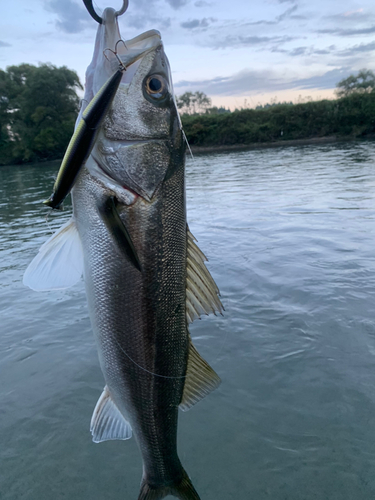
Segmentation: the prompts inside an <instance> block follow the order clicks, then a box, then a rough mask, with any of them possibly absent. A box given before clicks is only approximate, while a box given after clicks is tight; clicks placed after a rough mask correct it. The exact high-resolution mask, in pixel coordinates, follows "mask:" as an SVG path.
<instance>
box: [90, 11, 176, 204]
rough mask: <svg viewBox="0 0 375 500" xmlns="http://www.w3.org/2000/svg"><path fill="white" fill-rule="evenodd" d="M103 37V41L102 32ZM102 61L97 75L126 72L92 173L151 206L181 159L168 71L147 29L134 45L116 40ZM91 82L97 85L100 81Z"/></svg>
mask: <svg viewBox="0 0 375 500" xmlns="http://www.w3.org/2000/svg"><path fill="white" fill-rule="evenodd" d="M103 17H104V16H103ZM107 17H108V18H110V17H109V16H107ZM105 26H107V31H108V26H109V27H110V28H111V29H112V31H113V32H115V34H114V35H111V36H108V34H107V35H106V39H107V40H109V39H110V40H112V44H113V43H114V40H115V39H116V37H118V36H119V33H118V34H116V31H115V30H116V29H118V28H116V26H117V22H114V21H112V22H111V23H109V22H107V24H106V25H105ZM99 29H100V28H99ZM102 32H103V33H102V35H103V36H104V34H105V29H104V30H103V29H102ZM97 42H98V41H97ZM104 45H105V43H101V47H103V46H104ZM112 50H113V52H112ZM114 52H116V54H115V53H114ZM105 58H106V59H107V61H103V64H97V65H96V68H97V69H96V71H98V72H101V73H104V72H107V74H108V73H110V72H111V71H112V73H113V72H114V71H115V70H116V69H117V68H118V66H119V60H121V62H122V63H123V64H124V66H125V67H126V71H124V75H123V78H122V81H121V83H120V86H119V88H118V90H117V93H116V95H115V97H114V99H113V102H112V105H111V108H110V110H109V111H108V114H107V116H106V117H105V119H104V121H103V125H102V127H101V130H100V132H99V134H98V138H97V141H96V143H95V146H94V148H93V150H92V153H91V156H92V158H93V159H94V161H95V163H96V165H95V168H96V174H97V172H98V168H97V167H99V169H100V171H101V172H102V173H104V174H105V175H106V176H107V177H109V178H110V179H111V180H112V181H114V182H115V183H117V184H118V185H119V186H121V187H123V188H125V189H128V190H131V191H133V192H134V193H135V194H136V195H138V196H141V197H142V198H144V199H145V200H147V201H151V200H152V198H153V196H154V195H155V193H156V191H157V188H158V187H159V186H160V185H161V183H162V182H163V180H164V178H165V177H166V175H167V172H169V171H170V169H171V165H172V164H173V163H174V162H175V161H179V162H181V161H183V158H184V154H185V144H184V140H183V133H182V127H181V121H180V117H179V114H178V111H177V106H176V101H175V97H174V92H173V84H172V77H171V69H170V65H169V61H168V58H167V56H166V54H165V51H164V46H163V43H162V40H161V36H160V33H159V32H158V31H156V30H151V31H147V32H146V33H143V34H141V35H139V36H137V37H136V38H133V39H132V40H127V41H125V42H121V43H120V42H118V41H117V42H116V44H115V50H114V49H111V50H110V51H106V54H105ZM94 73H95V72H94ZM95 79H96V80H97V81H99V80H100V78H99V76H96V77H95ZM103 79H104V78H103V77H102V78H101V80H103ZM176 157H178V158H176ZM92 164H93V162H92V161H91V162H88V165H89V166H90V165H92Z"/></svg>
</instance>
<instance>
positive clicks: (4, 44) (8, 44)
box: [0, 40, 11, 47]
mask: <svg viewBox="0 0 375 500" xmlns="http://www.w3.org/2000/svg"><path fill="white" fill-rule="evenodd" d="M0 47H11V44H10V43H7V42H2V41H1V40H0Z"/></svg>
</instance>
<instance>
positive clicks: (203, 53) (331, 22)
mask: <svg viewBox="0 0 375 500" xmlns="http://www.w3.org/2000/svg"><path fill="white" fill-rule="evenodd" d="M121 5H122V0H96V2H94V6H95V7H96V10H97V12H99V13H100V12H101V11H102V10H103V9H104V8H105V7H114V8H115V9H120V8H121ZM0 9H1V16H0V68H1V69H3V70H5V69H6V67H7V66H10V65H13V64H20V63H24V62H25V63H29V64H36V65H37V64H38V63H47V62H48V63H51V64H54V65H55V66H63V65H65V66H67V67H68V68H70V69H74V70H76V71H77V73H78V75H79V77H80V80H81V82H82V83H84V79H85V77H84V75H85V70H86V67H87V65H88V64H89V63H90V61H91V57H92V51H93V46H94V40H95V34H96V29H97V26H98V25H97V23H96V22H95V21H94V20H93V19H92V18H91V17H90V15H89V14H88V13H87V11H86V8H85V7H84V5H83V2H82V1H80V0H8V1H6V0H2V1H1V4H0ZM119 24H120V31H121V35H122V38H123V39H125V40H127V39H130V38H133V37H134V36H137V35H139V34H140V33H142V32H144V31H147V30H149V29H157V30H159V31H160V32H161V35H162V39H163V41H164V46H165V51H166V53H167V55H168V58H169V61H170V64H171V68H172V74H173V81H174V88H175V93H176V94H177V95H180V94H182V93H184V92H186V91H192V92H195V91H197V90H199V91H202V92H205V93H206V94H207V95H208V96H209V97H211V99H212V103H213V105H216V106H226V107H230V108H231V109H234V108H243V107H254V106H256V105H257V104H259V103H261V104H265V103H267V102H275V101H276V102H282V101H293V102H299V101H301V100H306V99H309V98H312V99H314V100H315V99H320V98H326V97H327V98H332V97H333V96H334V89H335V86H336V84H337V83H338V82H339V81H340V80H341V79H343V78H346V77H347V76H349V75H350V74H352V73H355V72H357V71H359V70H360V69H363V68H367V69H371V70H374V71H375V2H374V1H373V0H371V1H370V0H361V1H355V0H340V1H337V0H315V1H311V0H129V7H128V10H127V11H126V12H125V14H124V15H123V16H122V17H120V18H119Z"/></svg>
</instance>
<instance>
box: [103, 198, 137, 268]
mask: <svg viewBox="0 0 375 500" xmlns="http://www.w3.org/2000/svg"><path fill="white" fill-rule="evenodd" d="M98 208H99V212H100V214H101V216H102V219H103V221H104V223H105V225H106V226H107V228H108V230H109V232H110V233H111V235H112V236H113V238H114V239H115V241H116V242H117V244H118V247H119V248H120V250H122V252H123V253H124V254H125V255H126V257H127V258H128V259H129V261H130V262H131V263H132V264H133V265H134V267H136V268H137V269H138V271H142V266H141V263H140V260H139V258H138V255H137V251H136V249H135V247H134V245H133V242H132V239H131V237H130V234H129V231H128V230H127V228H126V226H125V225H124V223H123V222H122V220H121V218H120V216H119V214H118V212H117V210H116V204H115V198H113V197H112V196H111V197H109V198H107V200H106V201H105V202H104V203H103V204H101V205H100V206H99V207H98Z"/></svg>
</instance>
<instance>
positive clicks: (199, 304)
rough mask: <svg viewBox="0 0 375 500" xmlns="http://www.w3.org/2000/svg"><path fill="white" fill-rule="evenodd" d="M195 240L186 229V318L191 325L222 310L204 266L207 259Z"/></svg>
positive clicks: (215, 289) (214, 285)
mask: <svg viewBox="0 0 375 500" xmlns="http://www.w3.org/2000/svg"><path fill="white" fill-rule="evenodd" d="M195 241H196V240H195V238H194V236H193V235H192V234H191V232H190V231H189V229H187V259H186V260H187V269H186V318H187V321H188V323H191V322H192V321H194V320H195V319H196V318H200V317H201V315H202V314H210V313H214V314H216V312H219V313H220V314H222V311H223V310H224V307H223V304H222V303H221V302H220V299H219V297H218V296H219V295H220V292H219V289H218V287H217V285H216V283H215V281H214V279H213V278H212V276H211V274H210V272H209V271H208V269H207V267H206V266H205V263H204V262H205V261H206V260H207V257H206V256H205V255H204V253H203V252H202V251H201V250H200V249H199V247H198V245H197V244H196V243H195Z"/></svg>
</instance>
